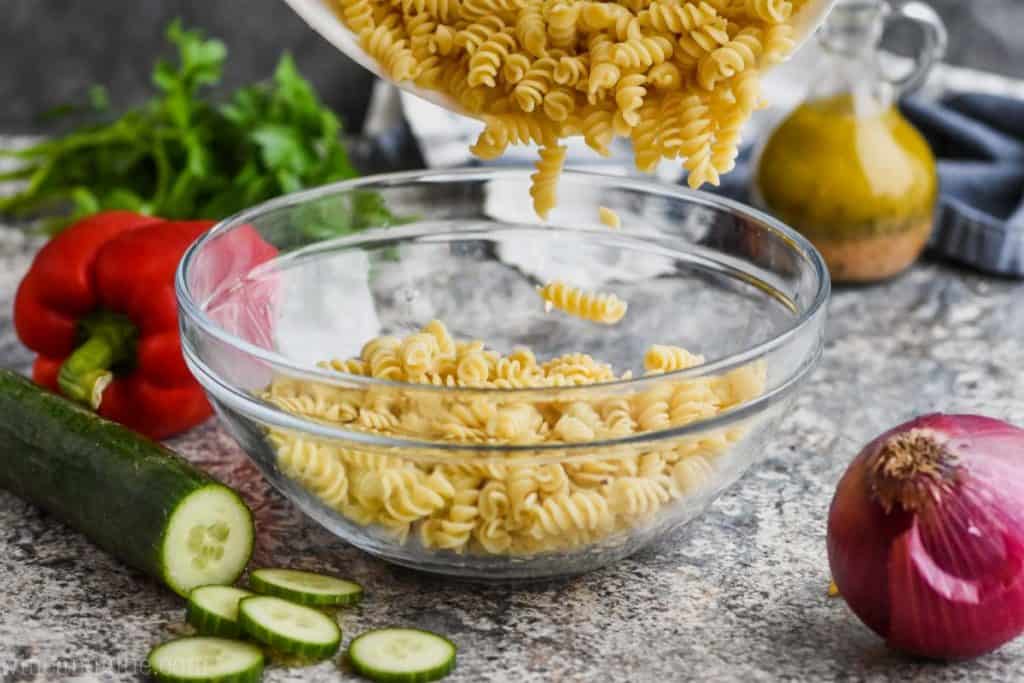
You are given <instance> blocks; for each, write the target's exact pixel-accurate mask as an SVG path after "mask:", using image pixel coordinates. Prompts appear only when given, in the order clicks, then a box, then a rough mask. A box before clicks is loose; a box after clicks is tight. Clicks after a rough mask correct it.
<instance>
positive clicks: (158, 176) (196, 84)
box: [0, 22, 390, 232]
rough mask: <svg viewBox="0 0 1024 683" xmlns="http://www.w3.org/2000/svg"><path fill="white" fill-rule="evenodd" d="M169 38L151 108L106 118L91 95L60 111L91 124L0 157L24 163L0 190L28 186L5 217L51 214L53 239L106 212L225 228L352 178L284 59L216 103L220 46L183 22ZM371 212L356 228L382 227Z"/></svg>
mask: <svg viewBox="0 0 1024 683" xmlns="http://www.w3.org/2000/svg"><path fill="white" fill-rule="evenodd" d="M167 39H168V41H169V42H170V43H171V44H173V45H174V46H175V48H176V49H177V60H176V61H173V62H171V61H166V60H159V61H158V62H157V63H156V65H155V67H154V69H153V76H152V81H153V85H154V87H155V88H156V91H157V92H156V95H155V96H154V97H153V98H152V99H151V100H150V101H148V102H146V103H145V104H143V105H142V106H140V107H137V108H134V109H130V110H128V111H127V112H125V113H124V114H122V115H121V116H119V117H116V118H109V114H108V111H109V101H108V96H107V94H106V91H105V90H103V89H102V88H101V87H99V86H97V87H94V88H93V89H92V90H91V91H90V105H89V106H88V107H84V108H83V107H78V108H74V107H72V108H65V109H66V110H65V111H63V113H64V114H65V115H68V114H82V113H83V110H84V113H86V114H88V115H89V116H90V118H91V119H92V120H91V121H90V122H88V123H86V124H85V125H82V126H80V127H79V128H77V129H76V130H74V131H73V132H71V133H69V134H67V135H65V136H62V137H59V138H54V139H51V140H47V141H44V142H41V143H39V144H37V145H35V146H33V147H29V148H26V149H21V150H15V151H0V155H3V156H10V157H16V158H17V159H19V160H21V162H22V165H21V166H20V167H19V168H17V169H16V170H14V171H11V172H8V173H5V174H0V181H3V180H22V181H25V183H26V184H25V186H24V188H23V189H22V190H21V191H20V192H18V193H17V194H14V195H12V196H9V197H5V198H0V213H3V214H8V215H13V216H19V217H24V216H31V215H37V214H40V213H44V212H54V211H56V212H57V216H56V217H55V218H52V219H51V220H50V221H49V222H48V223H47V224H46V226H45V227H46V228H47V230H48V231H49V232H58V231H59V230H60V229H62V228H64V227H66V226H67V225H69V224H70V223H71V222H73V221H74V220H77V219H79V218H81V217H84V216H87V215H90V214H93V213H96V212H98V211H103V210H107V209H128V210H132V211H138V212H141V213H147V214H152V215H156V216H161V217H164V218H171V219H185V218H189V219H194V218H210V219H220V218H224V217H226V216H229V215H231V214H233V213H236V212H238V211H241V210H242V209H244V208H247V207H249V206H252V205H253V204H257V203H259V202H262V201H264V200H267V199H270V198H272V197H275V196H278V195H280V194H284V193H288V192H294V191H296V190H300V189H302V188H305V187H311V186H315V185H321V184H324V183H330V182H334V181H338V180H344V179H346V178H352V177H354V176H355V175H356V171H355V169H354V168H353V167H352V165H351V164H350V163H349V159H348V154H347V152H346V150H345V147H344V146H343V145H342V143H341V140H340V134H341V122H340V121H339V120H338V118H337V117H336V116H335V115H334V113H333V112H331V111H330V110H329V109H327V108H326V107H324V105H323V104H322V103H321V102H320V100H319V98H318V97H317V95H316V92H315V91H314V90H313V88H312V86H311V85H310V84H309V82H308V81H306V80H305V79H304V78H303V77H302V76H301V74H299V72H298V70H297V69H296V67H295V63H294V61H293V60H292V59H291V57H289V56H288V55H285V56H284V57H283V58H282V59H281V60H280V63H279V64H278V66H277V69H276V70H275V72H274V75H273V78H272V79H270V80H269V81H267V82H264V83H257V84H255V85H250V86H247V87H244V88H241V89H239V90H238V91H237V92H235V93H234V95H233V96H232V97H230V98H228V100H227V101H226V102H224V103H220V104H218V103H214V102H212V101H210V100H209V99H207V98H205V97H204V91H205V90H206V89H208V88H209V87H210V86H213V85H216V84H217V83H219V82H220V79H221V74H222V71H223V68H224V63H225V61H226V59H227V49H226V48H225V46H224V44H223V43H222V42H220V41H218V40H213V39H206V38H205V37H204V36H203V34H202V33H201V32H200V31H196V30H187V29H185V28H183V27H182V25H181V24H180V23H179V22H174V23H172V24H171V25H170V26H169V27H168V30H167ZM58 113H61V112H58ZM105 115H106V116H108V118H101V117H103V116H105ZM366 210H367V216H366V220H363V219H359V220H356V221H355V223H362V224H363V225H364V226H365V225H371V224H374V221H380V220H381V219H383V222H384V223H385V224H386V223H388V220H389V217H390V214H388V213H387V211H386V209H385V208H384V207H382V206H376V205H374V206H370V205H368V206H367V207H366ZM370 214H373V215H372V216H371V215H370ZM349 227H350V226H346V227H345V230H348V229H349Z"/></svg>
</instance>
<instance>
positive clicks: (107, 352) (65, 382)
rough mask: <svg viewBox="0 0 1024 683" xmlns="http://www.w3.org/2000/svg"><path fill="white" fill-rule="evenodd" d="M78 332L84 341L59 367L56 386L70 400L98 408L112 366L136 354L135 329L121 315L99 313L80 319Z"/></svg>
mask: <svg viewBox="0 0 1024 683" xmlns="http://www.w3.org/2000/svg"><path fill="white" fill-rule="evenodd" d="M79 333H80V335H81V337H82V338H83V339H84V340H85V341H84V342H83V343H82V345H81V346H79V347H78V348H76V349H75V350H74V351H73V352H72V353H71V355H70V356H68V357H67V359H65V361H64V363H63V365H61V366H60V372H59V373H58V374H57V386H59V387H60V391H61V393H62V394H64V396H66V397H67V398H69V399H71V400H72V401H76V402H78V403H82V404H84V405H87V406H89V407H90V408H92V409H93V410H98V409H99V407H100V405H101V404H102V403H103V392H104V391H105V390H106V388H107V387H108V386H109V385H110V383H111V382H112V381H113V379H114V374H113V372H112V371H111V368H112V367H114V366H116V365H121V364H124V363H126V362H128V361H130V360H132V358H133V357H134V355H135V340H136V337H137V335H138V329H137V328H136V327H135V325H134V323H132V322H131V321H130V320H129V319H128V318H126V317H125V316H123V315H118V314H116V313H108V312H100V313H94V314H93V315H91V316H88V317H86V318H84V319H83V320H81V321H80V322H79Z"/></svg>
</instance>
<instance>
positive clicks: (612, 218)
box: [597, 206, 622, 230]
mask: <svg viewBox="0 0 1024 683" xmlns="http://www.w3.org/2000/svg"><path fill="white" fill-rule="evenodd" d="M597 216H598V218H600V219H601V222H602V223H604V224H605V225H606V226H608V227H609V228H611V229H612V230H618V229H619V228H621V227H622V219H621V218H619V214H617V213H616V212H615V209H609V208H608V207H607V206H599V207H598V208H597Z"/></svg>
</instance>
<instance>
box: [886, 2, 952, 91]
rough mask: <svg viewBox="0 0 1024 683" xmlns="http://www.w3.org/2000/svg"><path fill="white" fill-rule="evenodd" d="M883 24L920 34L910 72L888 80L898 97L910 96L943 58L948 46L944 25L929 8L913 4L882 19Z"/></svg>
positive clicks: (904, 5) (901, 7) (917, 3)
mask: <svg viewBox="0 0 1024 683" xmlns="http://www.w3.org/2000/svg"><path fill="white" fill-rule="evenodd" d="M886 23H891V24H897V23H904V24H913V25H915V26H916V27H917V28H918V30H919V31H920V32H921V37H922V45H921V49H920V50H919V51H918V54H917V58H916V59H915V60H914V68H913V69H911V71H910V73H909V74H907V75H906V76H902V77H900V78H892V79H889V82H890V83H891V84H892V85H893V87H895V88H896V91H897V93H898V94H899V95H907V94H910V93H913V92H915V91H917V90H919V89H920V88H921V86H923V85H924V83H925V81H926V80H928V74H929V73H931V70H932V67H934V66H935V64H936V63H938V62H939V61H941V60H942V58H943V57H944V56H945V55H946V48H947V47H948V45H949V33H948V32H947V31H946V25H945V24H944V23H943V22H942V18H941V17H940V16H939V15H938V13H937V12H936V11H935V10H934V9H932V8H931V6H930V5H928V4H926V3H924V2H918V1H917V0H912V1H911V2H907V3H904V4H903V5H902V6H900V7H899V8H898V9H896V10H894V11H893V12H892V13H891V14H890V15H889V16H888V17H887V18H886Z"/></svg>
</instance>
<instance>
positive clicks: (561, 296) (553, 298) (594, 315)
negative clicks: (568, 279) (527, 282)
mask: <svg viewBox="0 0 1024 683" xmlns="http://www.w3.org/2000/svg"><path fill="white" fill-rule="evenodd" d="M539 293H540V296H541V298H542V299H544V301H545V302H546V304H547V305H548V306H549V307H552V308H557V309H558V310H560V311H562V312H564V313H568V314H570V315H575V316H577V317H579V318H583V319H585V320H590V321H591V322H596V323H602V324H605V325H614V324H615V323H617V322H619V321H620V320H622V318H623V317H625V315H626V310H627V309H628V305H627V304H626V302H625V301H623V300H622V299H620V298H619V297H617V296H615V295H614V294H592V293H590V292H585V291H583V290H581V289H577V288H576V287H572V286H570V285H567V284H566V283H564V282H561V281H559V280H556V281H554V282H550V283H548V284H547V285H545V286H544V287H541V288H540V290H539Z"/></svg>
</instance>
